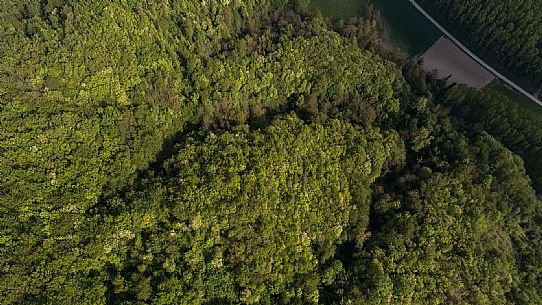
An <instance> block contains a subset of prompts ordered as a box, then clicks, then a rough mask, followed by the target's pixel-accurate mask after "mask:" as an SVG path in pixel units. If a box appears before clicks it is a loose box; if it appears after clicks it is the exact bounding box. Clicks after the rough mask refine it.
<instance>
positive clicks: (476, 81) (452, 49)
mask: <svg viewBox="0 0 542 305" xmlns="http://www.w3.org/2000/svg"><path fill="white" fill-rule="evenodd" d="M422 58H423V66H422V67H423V69H424V70H425V71H428V72H430V71H436V75H437V77H439V78H445V77H448V76H450V75H451V77H450V79H449V82H453V83H457V84H465V85H468V86H471V87H474V88H483V87H485V86H486V85H488V84H489V83H490V82H491V81H492V80H493V79H494V78H495V77H494V76H493V74H491V73H490V72H489V71H487V70H486V69H485V68H484V67H482V66H481V65H479V64H478V63H477V62H476V61H474V60H473V59H472V58H470V57H469V56H468V55H467V54H465V52H463V51H462V50H461V49H460V48H459V47H457V46H456V45H455V44H454V43H453V42H451V41H450V40H448V39H446V38H444V37H441V38H440V39H439V40H438V41H437V42H436V43H435V44H434V45H433V46H432V47H431V48H430V49H429V50H427V52H425V53H424V54H423V55H422Z"/></svg>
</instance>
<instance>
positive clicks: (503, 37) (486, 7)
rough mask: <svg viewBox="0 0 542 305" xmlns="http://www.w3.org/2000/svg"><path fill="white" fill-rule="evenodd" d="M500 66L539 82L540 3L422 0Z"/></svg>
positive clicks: (522, 0) (531, 0) (541, 49)
mask: <svg viewBox="0 0 542 305" xmlns="http://www.w3.org/2000/svg"><path fill="white" fill-rule="evenodd" d="M422 2H425V3H430V4H432V5H434V6H435V7H436V9H437V11H438V13H440V14H442V15H443V16H444V17H445V18H446V19H447V20H448V21H449V22H450V23H451V24H452V25H453V26H454V27H455V28H456V29H457V30H459V31H461V32H462V33H463V34H465V36H466V38H467V39H468V40H469V42H471V43H472V44H474V45H475V46H477V47H478V48H479V49H480V50H484V51H485V52H488V53H489V55H490V56H492V57H494V58H496V59H498V60H499V61H500V62H501V63H502V64H503V65H504V66H506V67H508V68H510V69H512V70H515V71H517V72H519V73H520V74H521V75H523V76H526V77H527V78H529V79H530V80H531V81H532V82H534V84H535V85H540V83H541V82H542V1H540V0H515V1H503V0H475V1H469V0H422Z"/></svg>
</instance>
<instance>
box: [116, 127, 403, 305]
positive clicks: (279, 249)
mask: <svg viewBox="0 0 542 305" xmlns="http://www.w3.org/2000/svg"><path fill="white" fill-rule="evenodd" d="M201 136H203V137H204V139H201V138H200V137H197V138H191V137H189V138H187V139H186V141H185V143H183V144H182V145H181V146H179V147H178V150H179V151H178V153H176V155H175V157H174V158H172V159H171V160H168V161H167V162H166V165H165V170H166V173H165V176H164V177H161V178H159V179H158V180H157V182H155V183H152V182H151V183H149V185H150V186H151V189H156V190H151V191H150V192H149V190H147V189H145V190H144V191H142V192H135V193H133V194H132V195H131V196H130V197H131V198H133V200H134V202H132V203H129V206H131V207H132V213H134V212H135V213H138V214H139V213H145V214H146V215H153V216H150V217H151V218H153V219H156V220H155V221H156V222H158V223H156V224H155V225H153V226H151V227H149V228H147V229H144V230H142V231H141V232H140V233H138V236H139V235H141V237H137V239H139V238H141V241H142V246H141V247H136V248H135V249H134V253H133V254H132V255H133V257H132V259H131V262H130V264H129V265H128V266H126V268H127V270H129V269H131V268H135V267H136V266H137V265H139V266H145V268H143V270H153V273H152V274H153V275H152V280H151V281H152V282H153V286H154V289H156V290H157V291H158V294H157V295H158V296H160V295H165V296H170V295H178V296H180V298H179V299H178V300H177V301H178V302H179V304H202V303H205V302H207V303H209V304H211V303H213V302H214V301H216V300H217V299H225V300H229V301H235V300H237V299H238V300H240V301H241V302H242V303H247V304H252V303H258V304H274V303H275V302H277V301H280V302H281V303H289V302H294V300H298V301H301V300H304V301H303V302H305V303H316V302H317V301H318V294H319V291H318V287H319V286H321V285H323V281H324V279H325V281H326V282H327V283H328V284H329V283H330V282H333V278H334V274H335V273H337V272H340V270H341V269H342V268H341V263H340V262H339V261H337V260H335V259H334V258H333V257H334V254H335V252H336V245H337V244H340V243H342V242H344V241H345V240H346V238H347V235H346V233H347V226H348V224H349V219H350V218H351V214H355V213H360V212H359V211H366V210H367V207H368V205H369V198H368V195H369V194H370V189H369V187H370V185H371V183H372V182H373V181H374V180H375V179H376V178H377V177H378V176H379V175H380V172H381V168H382V166H383V164H384V163H385V162H388V161H390V157H391V156H392V155H395V154H396V151H400V147H401V146H400V142H399V141H398V140H399V139H398V136H397V135H396V134H394V133H388V132H384V133H382V132H379V131H378V130H375V129H368V130H362V129H360V128H358V127H354V126H352V125H350V124H344V123H341V122H340V121H331V122H329V123H328V124H326V125H325V126H322V125H320V124H312V125H305V124H303V123H302V122H301V121H300V120H299V119H297V118H296V117H295V116H289V117H287V118H285V119H282V120H278V121H275V122H273V123H272V125H271V126H269V127H268V128H267V129H266V130H265V131H263V132H257V131H249V130H248V127H239V128H236V129H234V130H232V131H231V132H226V133H224V134H220V135H216V134H214V133H208V134H202V135H201ZM153 184H154V186H152V185H153ZM147 194H150V195H147ZM353 196H355V199H354V198H353ZM156 211H160V212H159V213H158V214H157V213H156ZM364 217H367V215H364ZM156 226H159V227H161V230H159V231H156V230H155V229H154V228H155V227H156ZM148 256H152V257H153V258H152V259H145V257H148ZM132 264H135V265H133V267H132ZM144 274H148V275H150V273H146V272H143V273H141V276H143V275H144ZM324 276H325V278H321V277H324ZM175 279H176V280H175ZM172 281H173V282H172ZM172 283H175V285H172ZM132 289H133V291H134V294H135V293H137V287H133V288H132ZM187 292H193V293H187ZM159 300H161V301H164V300H165V299H162V298H161V297H158V299H157V300H156V301H157V302H158V303H160V301H159ZM213 300H214V301H213ZM166 303H167V302H166Z"/></svg>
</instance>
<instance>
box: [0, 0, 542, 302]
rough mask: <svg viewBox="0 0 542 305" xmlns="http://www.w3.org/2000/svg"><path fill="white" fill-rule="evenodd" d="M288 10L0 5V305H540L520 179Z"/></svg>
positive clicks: (210, 1)
mask: <svg viewBox="0 0 542 305" xmlns="http://www.w3.org/2000/svg"><path fill="white" fill-rule="evenodd" d="M307 3H308V2H307V1H285V0H284V1H267V0H248V1H239V0H231V1H225V0H206V1H199V0H197V1H196V0H187V1H180V0H171V1H154V0H152V1H135V0H124V1H116V2H115V1H113V2H112V1H101V0H92V1H78V0H54V1H53V0H50V1H31V0H23V1H14V0H13V1H12V0H6V1H4V3H2V5H1V6H0V42H1V43H0V121H1V129H0V258H1V259H0V303H2V304H190V305H192V304H202V305H211V304H213V305H214V304H317V303H318V304H354V303H355V304H382V303H396V304H407V303H411V304H423V303H426V304H439V303H440V304H444V303H453V302H455V303H468V304H487V303H494V304H498V303H516V304H536V303H540V297H539V291H540V287H541V286H542V285H541V279H540V274H542V270H541V264H540V258H541V257H542V254H541V253H540V251H541V250H540V249H542V246H541V241H542V237H541V236H542V231H541V219H542V216H541V215H542V209H541V206H540V201H538V200H537V199H536V198H535V196H534V192H533V190H532V188H531V187H530V186H529V179H528V177H527V176H526V175H525V171H524V166H523V163H522V161H521V160H520V159H519V158H518V157H517V156H515V155H513V154H511V153H510V152H509V151H507V150H506V149H504V148H503V147H502V146H500V144H498V143H497V142H496V141H495V140H493V139H492V138H491V137H489V136H488V135H487V134H484V133H478V132H472V130H471V131H470V132H465V133H462V132H459V131H458V130H457V129H456V128H454V127H453V126H452V124H451V123H450V121H451V120H450V117H449V116H448V115H447V114H445V113H444V111H442V108H441V107H440V106H435V105H434V104H433V98H432V96H431V93H430V92H428V87H427V86H426V84H425V82H424V79H425V75H424V74H423V73H422V72H421V71H420V68H419V66H418V65H417V64H416V63H414V62H410V63H407V64H405V65H404V66H403V67H402V69H401V68H399V67H398V66H396V65H395V64H393V63H391V62H389V61H385V60H383V59H382V58H381V57H379V56H378V55H375V54H374V53H373V52H371V51H367V50H365V49H363V48H370V49H371V50H372V51H377V52H381V51H382V50H381V49H379V47H378V43H375V42H377V41H378V38H377V37H376V33H375V32H374V23H373V22H372V21H367V20H355V21H352V22H347V23H340V22H339V23H337V24H335V25H334V27H335V29H336V30H337V31H338V33H337V32H334V31H333V30H331V29H329V28H328V25H326V23H325V21H323V20H322V19H321V18H320V17H317V16H314V15H311V13H309V12H308V11H307V10H306V7H307ZM341 35H342V36H341ZM382 53H384V54H385V51H382V52H381V54H382ZM388 55H389V54H388ZM401 71H405V72H403V73H404V74H405V75H407V77H406V78H407V79H408V80H410V82H411V83H413V84H414V85H415V88H416V89H415V92H416V93H419V94H424V95H423V96H417V95H416V93H414V91H413V90H412V89H410V87H409V86H408V85H407V83H406V82H405V80H404V78H403V76H402V75H401ZM429 89H430V88H429ZM437 93H438V92H437ZM356 302H357V303H356Z"/></svg>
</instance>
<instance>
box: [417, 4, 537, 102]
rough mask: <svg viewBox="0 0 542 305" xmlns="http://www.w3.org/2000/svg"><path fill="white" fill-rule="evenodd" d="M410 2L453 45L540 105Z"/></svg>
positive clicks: (420, 8) (534, 98)
mask: <svg viewBox="0 0 542 305" xmlns="http://www.w3.org/2000/svg"><path fill="white" fill-rule="evenodd" d="M409 1H410V3H412V5H413V6H414V7H415V8H416V9H417V10H418V11H420V12H421V13H422V14H423V15H424V16H425V17H426V18H427V19H429V21H431V23H433V24H434V25H435V26H436V27H437V28H438V29H439V30H440V31H441V32H442V33H444V35H446V36H447V37H448V38H449V39H450V40H451V41H452V42H453V43H454V44H455V45H457V46H458V47H459V48H460V49H461V50H463V52H465V53H466V54H467V55H469V56H470V57H471V58H472V59H474V60H475V61H476V62H478V63H479V64H480V65H481V66H482V67H484V68H486V69H487V70H488V71H489V72H491V73H492V74H493V75H495V76H496V77H497V78H499V79H500V80H502V81H503V82H505V83H506V84H507V85H508V86H510V87H512V88H514V89H515V90H517V91H518V92H519V93H521V94H523V95H525V96H526V97H527V98H529V99H530V100H532V101H533V102H535V103H537V104H538V105H540V106H542V102H541V101H539V100H538V99H537V98H536V97H534V96H533V95H532V94H530V93H529V92H527V91H525V90H523V89H522V88H521V87H520V86H518V85H516V84H515V83H514V82H512V81H511V80H509V79H508V78H507V77H505V76H504V75H502V74H500V73H499V72H497V70H495V69H493V68H492V67H491V66H490V65H488V64H486V63H485V62H484V61H483V60H482V59H480V58H479V57H478V56H476V55H475V54H474V53H472V52H471V51H470V50H469V49H468V48H467V47H465V46H464V45H463V44H462V43H461V42H459V40H457V39H456V38H455V37H454V36H453V35H452V34H451V33H450V32H448V31H447V30H446V29H445V28H444V27H442V26H441V25H440V24H439V23H438V22H437V21H436V20H435V19H433V17H431V16H430V15H429V14H428V13H427V12H426V11H425V10H424V9H423V8H422V7H421V6H420V5H419V4H418V3H416V1H414V0H409Z"/></svg>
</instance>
